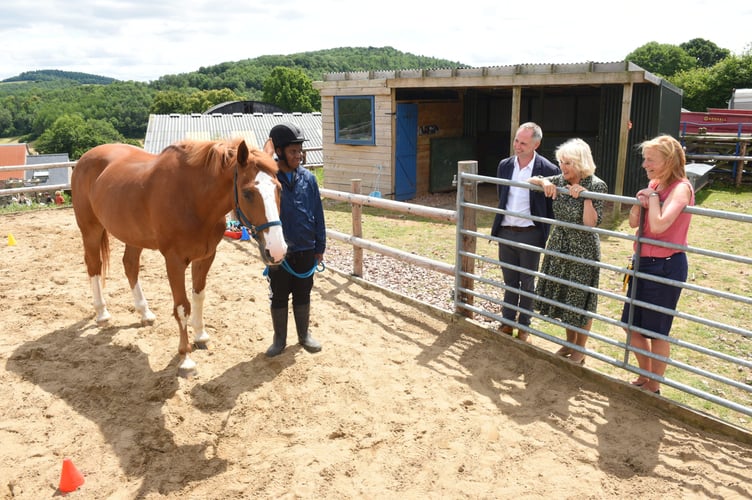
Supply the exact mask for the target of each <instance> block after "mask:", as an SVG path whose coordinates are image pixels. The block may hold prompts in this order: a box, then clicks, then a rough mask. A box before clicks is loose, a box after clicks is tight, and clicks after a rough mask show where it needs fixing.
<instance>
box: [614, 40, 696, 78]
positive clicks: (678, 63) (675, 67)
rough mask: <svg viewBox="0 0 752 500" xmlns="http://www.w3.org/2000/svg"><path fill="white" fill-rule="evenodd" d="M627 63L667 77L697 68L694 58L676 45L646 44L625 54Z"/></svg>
mask: <svg viewBox="0 0 752 500" xmlns="http://www.w3.org/2000/svg"><path fill="white" fill-rule="evenodd" d="M626 60H627V61H631V62H633V63H635V64H636V65H638V66H639V67H641V68H643V69H646V70H648V71H650V72H651V73H655V74H657V75H661V76H664V77H669V76H672V75H675V74H676V73H679V72H680V71H687V70H690V69H692V68H695V67H696V66H697V63H696V61H695V58H694V57H692V56H690V55H689V54H687V52H686V51H685V50H684V49H682V48H681V47H679V46H677V45H671V44H667V43H658V42H648V43H646V44H645V45H642V46H641V47H638V48H636V49H635V50H634V51H632V52H630V53H629V54H627V57H626Z"/></svg>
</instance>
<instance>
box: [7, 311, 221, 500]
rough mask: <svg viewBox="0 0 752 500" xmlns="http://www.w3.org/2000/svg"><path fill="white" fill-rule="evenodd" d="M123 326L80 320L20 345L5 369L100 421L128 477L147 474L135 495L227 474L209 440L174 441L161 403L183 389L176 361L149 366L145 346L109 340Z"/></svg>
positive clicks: (183, 485)
mask: <svg viewBox="0 0 752 500" xmlns="http://www.w3.org/2000/svg"><path fill="white" fill-rule="evenodd" d="M120 328H121V327H107V328H103V329H100V330H98V329H97V327H95V326H94V325H92V324H91V321H89V320H84V321H79V322H77V323H74V324H72V325H70V326H68V327H64V328H61V329H58V330H55V331H53V332H51V333H49V334H47V335H45V336H43V337H40V338H38V339H36V340H33V341H30V342H27V343H25V344H23V345H21V346H20V347H19V348H18V349H16V350H15V351H14V352H13V354H12V355H11V356H10V358H9V359H8V362H7V369H8V370H9V371H12V372H14V373H17V374H18V375H19V376H20V377H21V378H23V379H24V380H26V381H28V382H30V383H32V384H35V385H37V386H39V387H40V388H41V389H43V390H45V391H47V392H49V393H50V394H52V395H54V396H55V397H57V398H60V399H61V400H63V401H65V402H66V403H67V404H68V405H69V406H70V407H71V408H72V409H73V410H75V411H76V412H78V413H79V414H81V415H83V416H84V417H86V418H87V419H89V420H90V421H92V422H94V423H96V424H97V425H98V427H99V429H100V431H101V433H102V435H103V436H104V439H105V440H106V442H107V443H108V444H109V445H110V446H111V447H112V449H113V450H114V451H115V453H116V455H117V456H118V457H119V461H120V466H121V468H122V470H123V472H124V474H125V475H126V476H128V477H130V478H135V477H140V478H143V481H142V484H141V488H140V491H139V492H138V494H137V497H138V498H143V497H144V496H146V495H147V494H148V493H149V492H158V493H159V494H167V493H170V492H172V491H179V490H181V489H183V488H184V487H185V485H186V483H187V482H192V481H201V480H203V479H206V478H209V477H212V476H214V475H217V474H220V473H222V472H224V471H225V470H226V468H227V463H226V460H223V459H220V458H217V457H216V456H214V455H215V450H214V449H213V447H212V445H211V444H210V443H206V444H198V445H177V444H176V443H175V440H174V438H173V435H172V432H170V431H169V430H167V427H166V423H165V418H164V415H163V412H162V407H163V406H164V403H165V401H167V400H169V399H170V398H171V397H172V396H173V395H174V394H175V392H176V390H177V389H178V384H179V382H178V377H177V364H178V362H179V358H178V357H177V356H175V357H174V358H173V359H172V360H171V361H170V363H169V365H168V366H166V367H165V368H164V369H162V370H158V371H154V370H152V368H151V367H150V365H149V361H148V357H147V355H146V354H145V353H144V352H142V351H141V350H140V349H138V348H137V347H135V346H133V345H117V344H116V343H113V342H112V340H113V337H114V336H115V334H116V333H117V332H118V331H119V330H120ZM122 328H127V327H122ZM89 330H94V332H92V333H90V332H89ZM97 330H98V331H97Z"/></svg>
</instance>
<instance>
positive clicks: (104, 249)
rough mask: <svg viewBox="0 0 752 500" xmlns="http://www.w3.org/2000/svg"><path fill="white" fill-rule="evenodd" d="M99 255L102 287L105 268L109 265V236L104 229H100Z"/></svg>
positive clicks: (105, 273)
mask: <svg viewBox="0 0 752 500" xmlns="http://www.w3.org/2000/svg"><path fill="white" fill-rule="evenodd" d="M99 257H100V258H101V259H102V288H104V283H105V281H106V277H107V269H108V268H109V267H110V236H109V233H107V230H106V229H104V230H103V231H102V240H101V241H100V242H99Z"/></svg>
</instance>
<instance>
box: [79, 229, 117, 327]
mask: <svg viewBox="0 0 752 500" xmlns="http://www.w3.org/2000/svg"><path fill="white" fill-rule="evenodd" d="M83 227H86V226H83ZM81 234H82V237H83V243H84V262H85V263H86V272H87V273H88V275H89V283H90V285H91V296H92V302H93V305H94V311H95V312H96V313H97V318H96V322H97V324H98V325H104V324H106V323H107V322H109V321H110V319H111V318H112V315H111V314H110V312H109V311H108V310H107V302H106V300H105V298H104V279H103V267H105V266H103V265H102V254H101V252H102V251H103V249H104V252H105V254H106V255H107V253H108V252H109V242H108V240H107V238H108V236H107V232H106V231H105V230H104V228H103V227H102V226H98V225H92V226H89V227H88V230H86V231H84V230H83V229H82V231H81Z"/></svg>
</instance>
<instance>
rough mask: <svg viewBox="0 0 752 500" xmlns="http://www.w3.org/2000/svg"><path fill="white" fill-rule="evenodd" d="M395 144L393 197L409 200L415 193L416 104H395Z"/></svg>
mask: <svg viewBox="0 0 752 500" xmlns="http://www.w3.org/2000/svg"><path fill="white" fill-rule="evenodd" d="M396 137H397V144H396V145H395V148H394V155H395V166H394V199H395V200H398V201H405V200H411V199H413V198H415V194H416V187H415V186H416V172H417V158H418V105H417V104H397V136H396Z"/></svg>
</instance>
